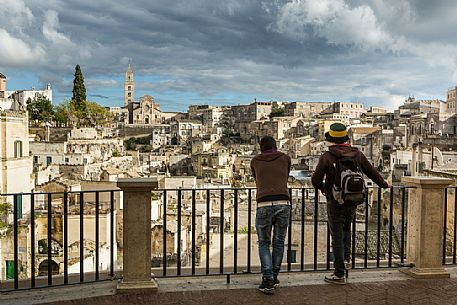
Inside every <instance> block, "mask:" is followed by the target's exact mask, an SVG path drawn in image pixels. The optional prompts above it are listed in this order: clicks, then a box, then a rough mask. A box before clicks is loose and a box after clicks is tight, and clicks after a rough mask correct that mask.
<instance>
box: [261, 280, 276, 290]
mask: <svg viewBox="0 0 457 305" xmlns="http://www.w3.org/2000/svg"><path fill="white" fill-rule="evenodd" d="M259 291H262V292H263V293H265V294H274V293H275V282H274V280H266V279H263V280H262V284H260V286H259Z"/></svg>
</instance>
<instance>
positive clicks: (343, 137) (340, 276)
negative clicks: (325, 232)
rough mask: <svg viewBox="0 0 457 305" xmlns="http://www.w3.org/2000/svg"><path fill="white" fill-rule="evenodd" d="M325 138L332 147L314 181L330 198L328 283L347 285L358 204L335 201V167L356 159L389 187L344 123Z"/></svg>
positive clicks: (328, 199)
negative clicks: (330, 264)
mask: <svg viewBox="0 0 457 305" xmlns="http://www.w3.org/2000/svg"><path fill="white" fill-rule="evenodd" d="M325 138H326V140H327V141H328V142H330V143H331V144H333V145H331V146H330V147H329V150H328V151H326V152H325V153H324V154H323V155H322V156H321V157H320V158H319V163H318V164H317V167H316V170H315V171H314V174H313V176H312V178H311V182H312V184H313V186H314V188H316V189H319V190H321V191H322V192H323V193H324V194H325V196H326V198H327V215H328V224H329V228H330V234H331V236H332V248H333V258H334V260H333V265H334V268H335V271H334V273H333V274H332V275H331V276H326V277H325V281H326V282H330V283H334V284H345V283H346V279H345V277H344V273H345V270H346V268H349V266H350V262H351V252H350V249H351V223H352V220H353V219H354V215H355V211H356V209H357V205H356V204H354V203H350V202H344V203H343V204H340V203H338V201H337V200H336V199H335V198H334V196H333V194H332V187H333V184H334V179H335V176H336V169H335V164H336V162H337V160H338V159H339V158H344V157H349V158H354V160H355V161H356V162H357V164H358V165H359V167H360V169H361V171H362V172H363V173H364V174H365V175H367V176H368V178H370V179H371V180H373V182H375V183H376V184H377V185H378V186H379V187H382V188H387V187H389V185H388V184H387V182H386V181H385V180H384V179H383V178H382V177H381V175H380V174H379V173H378V171H377V170H376V169H375V168H374V167H373V166H372V165H371V164H370V162H369V161H368V160H367V158H366V157H365V155H364V154H363V153H361V152H360V151H359V150H358V149H357V148H356V147H352V146H351V144H350V143H349V137H348V135H347V131H346V126H345V125H344V124H341V123H333V124H332V125H330V130H329V131H328V132H327V133H325ZM324 176H325V183H324Z"/></svg>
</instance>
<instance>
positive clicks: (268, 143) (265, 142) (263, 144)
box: [259, 136, 276, 152]
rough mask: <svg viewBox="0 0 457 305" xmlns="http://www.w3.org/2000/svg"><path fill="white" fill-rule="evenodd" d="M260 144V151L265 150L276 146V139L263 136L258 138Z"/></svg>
mask: <svg viewBox="0 0 457 305" xmlns="http://www.w3.org/2000/svg"><path fill="white" fill-rule="evenodd" d="M259 145H260V151H262V152H263V151H266V150H269V149H273V148H276V140H275V139H273V137H270V136H264V137H262V138H261V139H260V142H259Z"/></svg>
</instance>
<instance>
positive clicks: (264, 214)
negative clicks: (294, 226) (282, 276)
mask: <svg viewBox="0 0 457 305" xmlns="http://www.w3.org/2000/svg"><path fill="white" fill-rule="evenodd" d="M289 218H290V205H275V206H266V207H260V208H257V213H256V218H255V227H256V230H257V237H258V240H259V257H260V266H261V271H262V277H263V279H266V280H271V279H273V278H274V277H277V276H278V273H279V271H280V269H281V262H282V257H283V255H284V239H285V237H286V233H287V227H288V225H289ZM272 229H273V251H272V252H270V244H271V230H272Z"/></svg>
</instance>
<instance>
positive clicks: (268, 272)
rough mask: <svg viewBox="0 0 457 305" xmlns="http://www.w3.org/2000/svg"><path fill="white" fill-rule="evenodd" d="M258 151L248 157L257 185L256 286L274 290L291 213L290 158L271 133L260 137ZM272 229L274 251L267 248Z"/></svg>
mask: <svg viewBox="0 0 457 305" xmlns="http://www.w3.org/2000/svg"><path fill="white" fill-rule="evenodd" d="M259 144H260V151H261V154H260V155H257V156H255V157H254V158H253V159H252V161H251V170H252V175H253V176H254V179H255V181H256V186H257V195H256V199H257V212H256V220H255V226H256V230H257V237H258V240H259V257H260V265H261V271H262V284H261V285H260V286H259V290H260V291H262V292H263V293H266V294H273V293H274V290H275V287H276V286H278V285H279V280H278V274H279V271H280V269H281V262H282V257H283V254H284V239H285V237H286V232H287V227H288V225H289V217H290V202H289V201H290V197H289V189H288V188H287V180H288V178H289V172H290V165H291V160H290V157H289V156H287V155H285V154H283V153H282V152H279V151H278V150H277V148H276V141H275V139H273V138H272V137H270V136H265V137H263V138H262V139H261V140H260V143H259ZM272 229H273V247H272V248H273V251H272V252H270V244H271V231H272Z"/></svg>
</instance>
